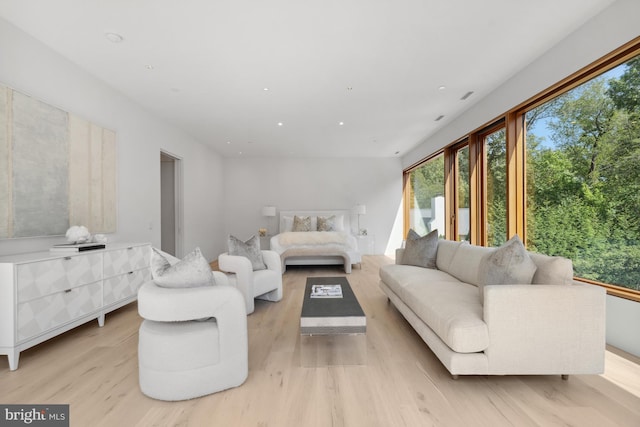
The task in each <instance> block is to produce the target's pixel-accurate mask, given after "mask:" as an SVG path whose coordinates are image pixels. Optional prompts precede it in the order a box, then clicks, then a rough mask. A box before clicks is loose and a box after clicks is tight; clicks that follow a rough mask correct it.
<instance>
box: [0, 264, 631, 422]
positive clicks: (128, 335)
mask: <svg viewBox="0 0 640 427" xmlns="http://www.w3.org/2000/svg"><path fill="white" fill-rule="evenodd" d="M387 262H390V261H389V260H388V259H387V258H385V257H383V256H367V257H365V259H364V262H363V264H362V268H361V269H358V268H354V270H353V273H352V274H350V275H349V276H348V279H349V282H350V283H351V285H352V287H353V289H354V292H355V293H356V295H357V297H358V299H359V301H360V303H361V305H362V307H363V309H364V311H365V313H366V314H367V322H368V323H367V334H366V349H365V350H366V351H365V354H364V355H363V358H361V359H359V360H357V361H356V362H357V363H360V364H354V365H339V364H332V363H335V361H336V360H337V359H335V358H333V359H332V358H331V357H329V358H324V357H315V358H314V355H311V356H309V355H308V354H305V351H302V350H301V347H302V346H301V340H300V335H299V330H298V328H299V315H300V309H301V305H302V294H303V289H304V284H305V279H306V277H307V276H342V275H344V274H343V273H342V272H341V270H340V269H338V268H316V269H300V268H297V269H289V270H288V271H287V273H286V274H285V275H284V299H283V300H282V301H280V302H278V303H269V302H264V301H257V302H256V310H255V312H254V313H253V314H252V315H251V316H249V318H248V327H249V378H248V380H247V381H246V383H245V384H243V385H242V386H241V387H239V388H235V389H232V390H228V391H225V392H221V393H217V394H214V395H210V396H206V397H203V398H200V399H194V400H190V401H185V402H175V403H170V402H161V401H155V400H152V399H149V398H147V397H145V396H144V395H142V393H141V392H140V390H139V388H138V371H137V344H138V336H137V331H138V327H139V324H140V321H141V320H140V318H139V317H138V314H137V310H136V305H135V304H131V305H129V306H127V307H124V308H122V309H120V310H118V311H116V312H114V313H112V314H109V315H107V319H106V324H105V326H104V327H103V328H98V326H97V322H91V323H88V324H86V325H83V326H81V327H79V328H77V329H75V330H73V331H70V332H68V333H66V334H64V335H62V336H60V337H57V338H54V339H52V340H50V341H48V342H46V343H43V344H41V345H39V346H36V347H34V348H32V349H29V350H27V351H25V352H23V353H22V355H21V357H20V368H19V369H18V370H17V371H14V372H10V371H9V369H8V363H7V361H6V357H4V356H1V357H0V403H4V404H7V403H21V404H46V403H50V404H56V403H66V404H70V405H71V406H70V418H71V425H72V426H118V427H128V426H144V427H147V426H178V425H180V426H260V427H266V426H278V427H280V426H296V427H297V426H321V427H324V426H366V427H372V426H385V427H387V426H502V425H506V426H598V427H602V426H634V427H638V426H640V365H639V364H638V362H639V360H638V358H634V357H631V356H629V355H624V354H622V353H619V352H614V351H608V352H607V359H606V372H605V374H604V375H586V376H571V377H570V379H569V381H562V380H561V379H560V376H508V377H482V376H472V377H460V379H458V380H452V379H451V377H450V375H449V374H448V372H447V371H446V370H445V369H444V368H443V366H442V365H441V364H440V362H439V361H438V360H437V358H436V357H435V356H434V355H433V353H431V351H430V350H429V349H428V348H427V347H426V345H425V344H424V343H423V342H422V341H421V339H420V338H419V337H418V335H417V334H415V332H413V330H412V328H411V327H410V326H409V325H408V324H407V323H406V322H405V321H404V319H403V318H402V316H401V315H400V314H399V313H398V311H396V309H395V308H394V307H393V306H392V305H390V304H388V303H387V299H386V297H385V296H384V294H383V293H382V291H380V289H379V288H378V284H377V282H378V279H377V278H378V268H379V266H380V265H381V264H383V263H387ZM630 328H631V329H632V330H635V329H634V327H630ZM326 344H327V345H328V347H326V348H324V349H323V351H325V352H329V353H331V351H332V350H336V351H337V350H339V348H335V347H341V345H342V343H332V342H328V343H326ZM331 346H335V347H334V348H333V349H332V347H331ZM307 350H308V349H307ZM306 353H308V351H306ZM325 355H326V354H325Z"/></svg>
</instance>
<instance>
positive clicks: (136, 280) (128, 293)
mask: <svg viewBox="0 0 640 427" xmlns="http://www.w3.org/2000/svg"><path fill="white" fill-rule="evenodd" d="M148 280H151V272H150V271H149V269H148V268H144V269H142V270H136V271H132V272H129V273H125V274H120V275H118V276H114V277H110V278H108V279H106V280H105V281H104V287H103V298H102V300H103V301H102V303H103V304H104V305H105V306H107V305H110V304H113V303H116V302H119V301H122V300H124V299H126V298H130V297H132V296H137V295H138V289H140V286H142V284H143V283H144V282H146V281H148Z"/></svg>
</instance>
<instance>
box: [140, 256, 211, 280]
mask: <svg viewBox="0 0 640 427" xmlns="http://www.w3.org/2000/svg"><path fill="white" fill-rule="evenodd" d="M172 258H173V257H172ZM171 261H173V260H170V259H168V258H167V257H166V256H164V255H163V254H162V253H160V252H159V251H158V250H157V249H155V248H153V252H152V254H151V275H152V277H153V279H154V281H155V283H156V284H157V285H158V286H161V287H164V288H193V287H199V286H210V285H214V284H215V282H214V279H213V275H212V274H211V266H210V265H209V263H208V262H207V260H206V259H204V256H202V252H201V251H200V248H195V249H194V250H193V251H192V252H191V253H189V254H187V256H185V257H184V258H183V259H182V260H180V261H178V262H175V263H173V264H172V263H171Z"/></svg>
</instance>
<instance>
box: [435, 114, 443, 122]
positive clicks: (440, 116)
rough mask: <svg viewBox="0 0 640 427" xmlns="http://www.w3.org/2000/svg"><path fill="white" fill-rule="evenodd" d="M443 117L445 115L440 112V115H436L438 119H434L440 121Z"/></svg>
mask: <svg viewBox="0 0 640 427" xmlns="http://www.w3.org/2000/svg"><path fill="white" fill-rule="evenodd" d="M442 119H444V116H443V115H442V114H440V115H439V116H438V117H436V119H435V120H434V121H436V122H439V121H440V120H442Z"/></svg>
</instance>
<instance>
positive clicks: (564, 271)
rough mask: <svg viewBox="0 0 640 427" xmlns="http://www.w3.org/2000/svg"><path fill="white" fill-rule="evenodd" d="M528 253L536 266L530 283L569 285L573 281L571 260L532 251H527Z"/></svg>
mask: <svg viewBox="0 0 640 427" xmlns="http://www.w3.org/2000/svg"><path fill="white" fill-rule="evenodd" d="M528 254H529V256H530V257H531V260H532V261H533V262H534V263H535V264H536V267H537V268H536V273H535V274H534V275H533V279H531V284H534V285H540V284H542V285H571V284H572V283H573V262H571V260H570V259H568V258H564V257H560V256H549V255H543V254H537V253H534V252H528Z"/></svg>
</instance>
